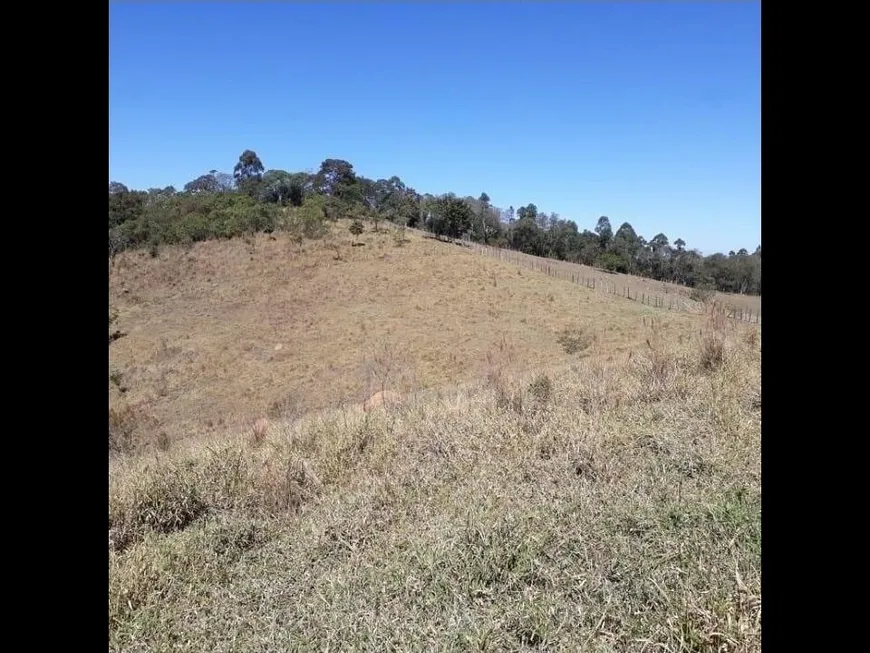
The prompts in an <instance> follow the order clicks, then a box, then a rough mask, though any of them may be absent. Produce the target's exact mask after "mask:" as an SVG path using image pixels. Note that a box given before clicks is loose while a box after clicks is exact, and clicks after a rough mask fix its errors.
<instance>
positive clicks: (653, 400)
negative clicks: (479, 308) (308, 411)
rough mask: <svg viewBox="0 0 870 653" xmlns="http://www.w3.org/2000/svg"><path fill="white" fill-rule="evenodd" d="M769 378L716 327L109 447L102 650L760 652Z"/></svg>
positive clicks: (745, 346) (743, 339)
mask: <svg viewBox="0 0 870 653" xmlns="http://www.w3.org/2000/svg"><path fill="white" fill-rule="evenodd" d="M712 331H715V334H712ZM713 335H715V337H716V338H719V339H720V340H721V342H722V343H723V347H722V359H721V362H719V363H717V364H716V365H713V366H710V365H705V364H703V362H702V361H703V360H704V355H703V347H704V337H708V336H709V337H712V336H713ZM662 361H667V362H668V363H667V364H664V363H663V362H662ZM662 370H663V371H662ZM651 378H652V379H656V384H655V385H654V386H653V387H651V386H650V379H651ZM759 388H760V356H759V352H758V346H757V339H754V338H750V337H748V336H746V335H745V334H743V333H742V332H738V331H736V330H733V329H729V328H728V327H724V326H722V325H716V324H711V325H710V326H709V327H708V332H707V333H706V334H702V335H700V336H698V337H697V338H696V339H695V340H693V341H691V342H688V341H687V342H684V343H683V345H682V346H673V345H667V344H666V343H664V342H663V339H661V338H656V337H655V334H654V333H653V334H651V337H650V346H649V347H647V350H646V351H645V352H643V353H640V354H637V355H633V356H632V357H631V358H628V357H623V358H620V359H619V360H618V361H617V360H610V361H608V360H607V359H606V358H603V357H589V358H586V359H582V360H580V361H578V362H577V363H576V364H574V365H573V366H572V367H571V368H570V369H562V370H547V371H546V373H540V372H539V373H537V374H532V375H529V376H524V377H508V376H501V377H496V376H492V377H490V379H489V380H488V381H487V382H485V383H481V384H480V385H476V386H469V387H465V388H460V389H456V388H454V389H453V390H451V391H449V392H448V391H445V392H443V393H441V394H440V395H432V396H428V397H425V398H421V399H418V400H417V401H416V402H408V403H407V404H405V405H404V406H402V407H399V408H391V409H380V410H378V411H374V412H372V413H369V414H368V415H364V414H363V413H362V412H361V411H358V410H356V411H344V412H341V411H334V412H330V413H323V414H320V415H317V416H314V417H311V418H308V419H306V420H302V421H298V422H295V423H288V424H278V425H274V424H273V425H272V426H271V427H270V428H269V430H268V432H266V433H265V435H263V434H258V436H257V438H256V439H254V438H251V437H250V436H249V435H248V434H245V435H244V436H243V437H241V438H239V439H238V440H234V441H229V442H223V443H222V444H220V445H216V446H209V445H207V444H206V443H201V444H196V445H195V444H193V443H191V444H190V445H189V446H188V447H186V448H182V447H179V448H178V449H175V450H172V451H171V452H170V453H169V454H167V455H166V456H164V457H163V458H161V459H159V460H157V461H155V459H154V458H153V457H150V458H146V457H136V456H130V457H121V458H118V459H116V460H114V461H113V467H112V470H111V477H110V498H111V503H110V527H114V528H116V529H126V531H127V532H128V533H130V535H128V536H127V541H126V542H125V544H124V545H123V546H120V545H118V544H117V543H114V544H112V543H110V553H109V557H110V574H109V575H110V592H109V595H110V596H109V599H110V626H109V643H110V649H111V650H118V651H120V650H124V651H146V650H147V651H151V650H168V649H173V650H186V651H203V650H208V651H276V650H288V651H321V650H342V651H363V650H365V651H381V650H402V651H424V650H425V651H460V650H482V651H504V650H511V651H523V650H529V651H531V650H547V651H653V650H658V651H675V652H676V651H710V652H712V651H729V652H733V651H759V650H760V628H761V626H760V619H761V616H760V594H761V588H760V555H761V530H760V529H761V526H760V524H761V504H760V497H761V483H760V422H761V415H760V406H759V402H758V401H757V397H758V396H759V395H758V393H759ZM504 397H509V398H510V399H511V400H510V401H508V402H507V403H505V402H504V401H503V398H504ZM291 496H293V497H296V498H295V499H293V500H289V499H288V498H289V497H291Z"/></svg>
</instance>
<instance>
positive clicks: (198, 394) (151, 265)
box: [109, 225, 699, 440]
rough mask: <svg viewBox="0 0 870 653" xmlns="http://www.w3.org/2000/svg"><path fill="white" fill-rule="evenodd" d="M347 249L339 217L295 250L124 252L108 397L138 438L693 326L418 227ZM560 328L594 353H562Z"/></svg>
mask: <svg viewBox="0 0 870 653" xmlns="http://www.w3.org/2000/svg"><path fill="white" fill-rule="evenodd" d="M352 242H353V240H352V236H351V235H350V234H349V233H348V232H347V230H346V228H345V226H344V225H339V226H338V227H335V228H334V229H333V233H332V234H330V236H328V237H327V238H326V239H324V240H321V241H306V242H305V243H303V244H302V245H301V246H300V245H298V244H296V243H294V242H292V241H291V240H290V239H289V238H288V237H286V236H282V235H279V236H277V237H276V239H275V240H272V239H270V238H269V237H267V236H259V237H256V238H254V239H250V240H249V241H248V243H247V244H246V243H245V242H243V241H242V240H240V239H237V240H232V241H212V242H205V243H199V244H197V245H195V246H194V247H193V248H192V249H190V250H189V251H188V250H184V249H182V248H167V249H165V250H162V251H161V253H160V255H159V257H158V258H151V257H149V256H148V254H147V253H144V252H136V253H134V252H128V253H124V254H121V255H120V256H118V258H117V261H116V264H115V266H114V269H113V270H112V272H111V277H110V289H109V299H110V305H111V306H112V307H114V308H115V309H116V310H117V312H118V319H117V322H116V324H115V325H114V327H113V328H117V329H119V330H120V331H121V332H123V333H126V334H127V335H126V336H125V337H123V338H120V339H119V340H117V341H116V342H114V343H113V344H112V345H111V347H110V350H109V354H110V368H111V371H112V377H111V378H112V380H110V382H109V392H110V404H111V405H112V406H113V407H114V408H115V409H116V410H117V411H119V413H124V414H126V413H129V418H128V421H131V422H133V421H135V423H136V424H137V429H138V431H140V432H141V433H139V437H141V438H145V439H148V438H153V437H154V436H155V435H156V434H159V433H165V434H166V437H169V438H170V439H172V440H176V439H178V438H180V437H182V436H186V435H190V434H197V433H201V432H203V431H208V430H212V429H214V430H222V429H223V428H224V427H226V426H230V425H241V424H244V423H249V422H251V421H252V420H254V419H256V418H257V417H260V416H262V415H268V416H270V417H272V418H278V417H289V416H293V415H297V414H301V413H304V412H305V411H308V410H312V409H322V408H327V407H336V406H339V405H343V404H347V403H350V402H361V401H363V400H364V399H365V398H366V397H368V396H369V395H370V394H371V393H372V392H373V391H375V390H377V389H380V388H381V387H382V386H383V385H384V384H386V385H387V386H388V387H391V388H392V389H396V390H399V391H402V392H408V391H411V390H416V389H421V388H432V387H440V386H443V385H445V384H455V383H458V382H462V381H464V380H469V379H474V378H478V377H480V376H482V375H485V374H487V373H490V372H492V371H493V370H494V369H502V368H510V369H525V368H527V367H529V366H532V367H541V366H550V365H561V364H567V363H569V362H571V361H573V360H576V358H577V357H578V356H581V355H589V354H594V353H596V352H606V353H607V354H608V355H611V356H620V355H626V352H627V351H628V350H630V349H632V348H636V347H638V346H640V345H643V343H644V339H645V337H646V336H645V332H644V324H645V321H647V320H648V319H650V318H651V317H652V316H655V317H656V319H657V320H659V321H660V323H661V328H662V329H664V330H666V331H668V332H669V333H670V334H671V335H673V336H675V337H676V336H678V335H689V334H691V333H694V332H695V331H696V330H697V328H698V324H699V322H698V318H697V317H696V316H691V315H684V314H680V313H676V312H668V311H662V310H657V309H654V308H651V307H647V306H639V305H637V304H636V303H634V302H629V301H620V300H615V299H614V298H613V297H610V296H607V295H604V294H602V293H601V292H596V291H593V290H591V289H588V288H585V287H582V286H579V285H575V284H571V283H568V282H565V281H563V280H560V279H552V278H548V277H547V276H546V275H543V274H540V273H537V272H533V271H530V270H526V269H522V268H518V267H517V266H515V265H513V264H511V263H509V262H500V261H497V260H492V259H489V258H487V257H483V256H480V255H476V254H474V253H473V252H471V251H469V250H467V249H464V248H460V247H456V246H454V245H449V244H446V243H441V242H437V241H433V240H427V239H424V238H421V237H419V236H417V235H410V236H409V242H408V243H407V244H405V245H404V246H401V247H397V246H396V244H395V237H394V233H393V232H392V231H389V232H385V231H382V232H380V233H373V232H368V233H366V234H363V235H362V236H361V238H360V242H362V243H364V245H363V246H357V247H354V246H352ZM336 255H338V256H340V258H341V260H335V258H336ZM566 331H567V332H569V335H570V336H572V337H574V339H575V342H577V341H584V340H585V341H588V343H589V346H588V347H587V348H586V349H585V350H583V351H582V352H580V353H579V354H578V353H575V354H567V353H566V352H565V349H564V347H563V345H562V344H561V342H562V341H560V335H564V332H566ZM122 389H123V392H122Z"/></svg>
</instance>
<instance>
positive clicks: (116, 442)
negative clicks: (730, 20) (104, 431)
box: [109, 406, 138, 453]
mask: <svg viewBox="0 0 870 653" xmlns="http://www.w3.org/2000/svg"><path fill="white" fill-rule="evenodd" d="M137 425H138V420H137V418H136V414H135V411H133V409H131V408H130V407H129V406H123V407H122V408H119V409H115V408H109V451H114V452H117V453H129V452H131V451H133V450H134V449H135V448H136V447H135V432H136V427H137Z"/></svg>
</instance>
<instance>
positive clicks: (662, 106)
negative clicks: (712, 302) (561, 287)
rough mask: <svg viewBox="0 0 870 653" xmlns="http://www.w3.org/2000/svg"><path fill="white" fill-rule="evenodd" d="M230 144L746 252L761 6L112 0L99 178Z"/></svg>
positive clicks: (198, 169) (192, 173)
mask: <svg viewBox="0 0 870 653" xmlns="http://www.w3.org/2000/svg"><path fill="white" fill-rule="evenodd" d="M245 149H253V150H255V151H256V152H257V154H258V155H259V156H260V158H261V159H262V161H263V163H264V165H265V166H266V168H267V169H270V168H280V169H284V170H288V171H297V170H311V171H314V170H316V169H317V168H318V167H319V166H320V162H321V161H323V160H324V159H326V158H341V159H345V160H347V161H350V162H351V163H352V164H353V165H354V169H355V170H356V171H357V172H358V173H359V174H362V175H365V176H367V177H371V178H373V179H378V178H381V177H390V176H392V175H398V176H399V177H401V178H402V180H403V181H404V182H405V183H406V184H408V185H409V186H412V187H413V188H415V189H416V190H417V191H418V192H421V193H424V192H430V193H443V192H447V191H453V192H455V193H457V194H458V195H474V196H477V195H479V194H480V193H481V192H482V191H486V192H487V193H488V194H489V195H490V197H491V198H492V201H493V203H494V204H495V205H497V206H499V207H502V208H507V207H508V206H510V205H513V206H514V207H516V208H519V207H520V206H522V205H525V204H528V203H529V202H534V203H535V204H536V205H537V206H538V208H539V209H541V210H544V211H547V212H550V211H554V212H556V213H559V214H560V215H561V216H562V217H563V218H569V219H572V220H574V221H575V222H577V224H578V226H579V227H580V229H581V230H582V229H584V228H587V229H592V228H593V227H594V226H595V223H596V221H597V219H598V217H599V216H601V215H607V216H608V217H609V218H610V220H611V223H612V224H613V227H614V229H617V228H618V227H619V225H620V224H622V223H623V222H626V221H627V222H629V223H631V224H632V226H634V228H635V230H636V231H637V232H638V233H639V234H641V235H643V236H644V237H646V238H648V239H649V238H652V237H653V236H654V235H656V234H657V233H658V232H660V231H663V232H664V233H665V234H666V235H667V236H668V237H669V238H670V239H671V241H672V242H673V241H674V240H676V239H677V238H683V240H685V241H686V243H687V244H688V246H689V247H690V248H697V249H700V250H701V251H702V252H704V253H705V254H709V253H712V252H713V251H724V252H726V253H727V252H728V251H729V250H731V249H734V250H737V249H739V248H741V247H745V248H747V249H749V250H750V251H752V250H754V249H755V247H756V246H757V245H759V244H760V242H761V9H760V3H759V2H749V1H745V2H661V3H657V2H627V1H626V2H601V3H592V2H541V3H531V2H528V3H507V2H477V3H471V2H466V3H463V2H441V3H398V2H371V3H363V2H360V3H350V2H336V3H327V2H319V3H314V2H310V3H292V2H281V3H278V2H218V3H206V2H193V3H184V4H182V3H144V2H143V3H132V2H127V3H112V4H111V5H110V27H109V179H110V180H113V181H120V182H122V183H125V184H127V185H128V186H130V187H132V188H143V189H144V188H148V187H155V186H161V187H162V186H167V185H170V184H171V185H174V186H176V187H177V188H179V189H180V188H181V187H183V186H184V184H185V183H187V182H188V181H190V180H191V179H194V178H196V177H197V176H199V175H201V174H205V173H206V172H208V171H209V170H211V169H214V168H216V169H218V170H221V171H226V172H231V171H232V167H233V165H234V164H235V162H236V161H237V160H238V157H239V154H240V153H241V152H242V151H243V150H245Z"/></svg>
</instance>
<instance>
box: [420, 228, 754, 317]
mask: <svg viewBox="0 0 870 653" xmlns="http://www.w3.org/2000/svg"><path fill="white" fill-rule="evenodd" d="M406 229H407V230H408V231H410V232H413V233H416V234H419V235H421V236H422V237H424V238H436V237H435V236H434V235H433V234H431V233H429V232H428V231H422V230H420V229H413V228H411V227H406ZM450 242H453V243H455V244H457V245H461V246H462V247H466V248H468V249H470V250H472V251H473V252H476V253H478V254H481V255H484V256H488V257H490V258H494V259H497V260H499V261H504V262H507V263H512V264H514V265H517V266H519V267H522V268H525V269H529V270H533V271H536V272H541V273H543V274H546V275H547V276H550V277H553V278H556V279H562V280H564V281H570V282H571V283H576V284H579V285H583V286H585V287H587V288H589V289H591V290H595V291H598V292H604V293H607V294H609V295H614V296H617V297H622V298H624V299H627V300H630V301H635V302H640V303H641V304H644V305H646V306H651V307H653V308H658V309H663V310H669V311H682V312H690V313H698V312H703V311H704V310H706V302H704V301H703V300H700V299H693V298H692V297H691V292H692V291H691V290H690V289H688V288H684V287H680V286H677V285H676V284H668V283H666V282H655V281H647V280H646V279H643V278H641V277H631V276H630V275H622V274H617V273H610V272H606V271H603V270H597V269H596V268H589V267H587V266H584V265H580V264H579V263H570V262H568V261H558V260H555V259H549V258H544V257H542V256H534V255H532V254H525V253H523V252H517V251H516V250H512V249H504V248H501V247H491V246H489V245H482V244H481V243H476V242H474V241H471V240H466V239H457V240H453V241H450ZM633 280H634V281H633ZM632 281H633V283H634V284H637V282H638V281H640V282H641V283H642V284H644V285H646V284H651V283H661V288H662V292H661V293H656V292H653V291H651V290H649V289H645V288H638V287H636V285H633V283H632ZM716 301H717V303H719V304H720V306H721V308H722V311H723V314H724V315H725V316H726V317H728V318H730V319H733V320H739V321H741V322H749V323H753V324H760V323H761V308H760V307H759V308H756V309H754V310H753V309H752V308H749V307H744V306H737V305H734V304H729V303H728V300H727V297H726V298H724V299H723V298H722V297H721V296H720V297H718V298H717V299H716Z"/></svg>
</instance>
